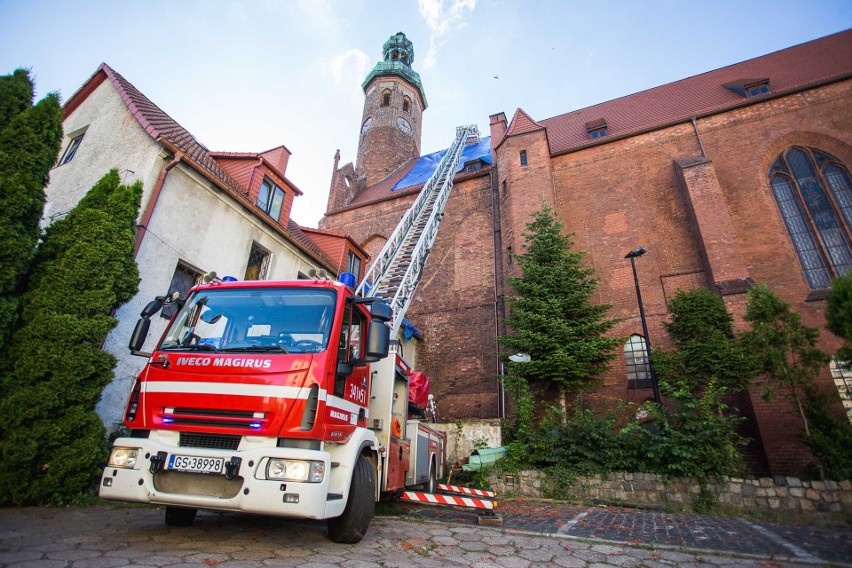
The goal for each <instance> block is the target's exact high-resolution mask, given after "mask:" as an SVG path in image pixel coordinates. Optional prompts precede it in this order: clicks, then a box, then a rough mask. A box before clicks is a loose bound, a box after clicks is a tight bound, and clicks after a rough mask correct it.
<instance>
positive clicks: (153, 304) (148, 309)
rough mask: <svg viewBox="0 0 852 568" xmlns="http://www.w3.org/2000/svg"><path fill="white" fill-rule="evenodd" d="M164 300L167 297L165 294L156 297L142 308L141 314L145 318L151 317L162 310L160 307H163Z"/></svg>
mask: <svg viewBox="0 0 852 568" xmlns="http://www.w3.org/2000/svg"><path fill="white" fill-rule="evenodd" d="M164 302H165V298H164V297H163V296H157V297H156V298H154V299H153V300H151V301H150V302H148V305H147V306H145V307H144V308H143V309H142V313H140V314H139V315H140V316H142V317H143V318H149V317H151V316H153V315H154V314H156V313H157V312H159V311H160V309H161V308H162V307H163V303H164Z"/></svg>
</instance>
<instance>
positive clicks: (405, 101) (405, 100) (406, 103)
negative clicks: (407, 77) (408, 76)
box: [402, 97, 411, 114]
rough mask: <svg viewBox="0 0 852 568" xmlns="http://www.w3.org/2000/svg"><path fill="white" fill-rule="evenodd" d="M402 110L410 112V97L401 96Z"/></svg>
mask: <svg viewBox="0 0 852 568" xmlns="http://www.w3.org/2000/svg"><path fill="white" fill-rule="evenodd" d="M402 110H404V111H405V112H407V113H409V114H410V113H411V99H409V98H408V97H402Z"/></svg>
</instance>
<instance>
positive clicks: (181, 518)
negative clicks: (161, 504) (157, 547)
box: [166, 507, 198, 527]
mask: <svg viewBox="0 0 852 568" xmlns="http://www.w3.org/2000/svg"><path fill="white" fill-rule="evenodd" d="M197 513H198V509H187V508H185V507H166V525H168V526H170V527H191V526H192V524H193V523H194V522H195V515H196V514H197Z"/></svg>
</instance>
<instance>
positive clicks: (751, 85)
mask: <svg viewBox="0 0 852 568" xmlns="http://www.w3.org/2000/svg"><path fill="white" fill-rule="evenodd" d="M722 86H723V87H725V88H726V89H728V90H729V91H731V92H732V93H736V94H737V95H739V96H741V97H745V98H749V99H750V98H752V97H758V96H760V95H765V94H766V93H768V92H769V91H770V89H769V78H768V77H763V78H758V79H754V78H752V79H737V80H736V81H731V82H730V83H725V84H724V85H722Z"/></svg>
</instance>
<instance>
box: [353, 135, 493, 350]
mask: <svg viewBox="0 0 852 568" xmlns="http://www.w3.org/2000/svg"><path fill="white" fill-rule="evenodd" d="M468 139H473V140H475V141H478V140H479V129H478V128H477V126H476V125H475V124H471V125H468V126H458V127H456V138H455V140H454V141H453V144H452V146H450V147H449V148H448V149H447V153H446V154H444V157H443V158H441V162H440V163H439V164H438V167H437V168H436V169H435V172H434V173H433V174H432V177H430V178H429V181H427V182H426V184H425V185H424V186H423V189H422V190H421V191H420V194H419V195H418V196H417V199H416V200H415V201H414V203H413V204H412V205H411V207H410V208H409V209H408V211H406V212H405V215H403V217H402V219H401V220H400V221H399V224H398V225H397V226H396V229H394V232H393V234H392V235H391V236H390V238H389V239H388V242H387V243H385V246H384V248H382V251H381V252H380V253H379V254H378V256H377V257H376V260H375V261H374V262H373V264H372V266H370V269H369V270H368V271H367V273H366V274H365V275H364V279H363V280H362V281H361V283H360V284H359V285H358V289H357V290H356V291H355V292H356V294H358V295H360V296H364V297H370V296H379V297H382V298H385V299H386V300H388V302H389V303H390V306H391V308H392V309H393V314H394V317H393V320H392V322H391V337H393V338H395V337H396V335H397V333H398V332H399V328H400V326H402V320H403V318H404V317H405V312H406V310H408V307H409V305H410V304H411V300H412V298H413V297H414V292H415V290H416V289H417V284H418V282H419V281H420V277H421V276H422V275H423V267H424V266H425V265H426V258H427V257H428V256H429V252H430V251H431V249H432V244H433V243H434V242H435V238H436V237H437V236H438V227H439V225H440V224H441V219H442V218H443V216H444V207H445V206H446V204H447V198H448V197H449V196H450V190H451V189H452V188H453V177H454V176H455V173H456V168H458V164H459V159H460V158H461V154H462V152H463V151H464V148H465V146H466V143H467V141H468Z"/></svg>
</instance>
